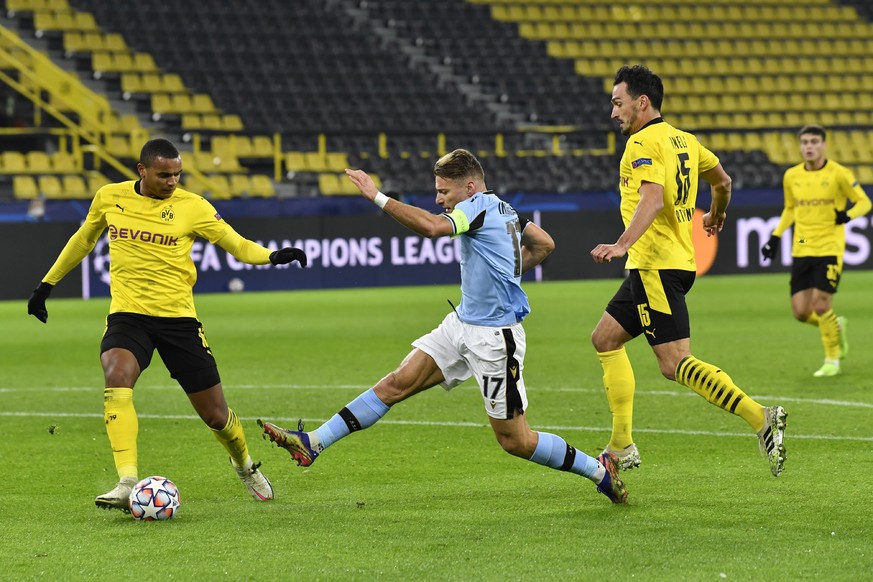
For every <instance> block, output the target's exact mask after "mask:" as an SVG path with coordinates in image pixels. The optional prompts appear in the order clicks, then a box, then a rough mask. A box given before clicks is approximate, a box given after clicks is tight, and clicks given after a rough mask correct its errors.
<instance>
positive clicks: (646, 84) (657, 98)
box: [612, 65, 664, 111]
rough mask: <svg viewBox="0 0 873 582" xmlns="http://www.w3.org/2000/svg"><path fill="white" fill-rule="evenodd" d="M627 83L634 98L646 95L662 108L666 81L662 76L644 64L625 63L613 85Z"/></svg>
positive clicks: (658, 107)
mask: <svg viewBox="0 0 873 582" xmlns="http://www.w3.org/2000/svg"><path fill="white" fill-rule="evenodd" d="M619 83H627V92H628V94H629V95H630V96H631V97H633V98H634V99H636V98H638V97H639V96H640V95H646V96H647V97H648V98H649V101H651V102H652V107H654V108H655V109H657V110H658V111H660V110H661V104H662V103H663V102H664V82H663V81H661V77H659V76H658V75H656V74H655V73H653V72H652V71H651V70H650V69H649V68H648V67H645V66H643V65H633V66H630V65H625V66H623V67H622V68H620V69H619V70H618V72H617V73H616V74H615V81H613V82H612V84H613V85H618V84H619Z"/></svg>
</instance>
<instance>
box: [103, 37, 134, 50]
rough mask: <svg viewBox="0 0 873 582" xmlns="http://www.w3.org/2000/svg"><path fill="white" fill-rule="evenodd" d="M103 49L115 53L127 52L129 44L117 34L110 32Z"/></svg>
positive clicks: (104, 41)
mask: <svg viewBox="0 0 873 582" xmlns="http://www.w3.org/2000/svg"><path fill="white" fill-rule="evenodd" d="M103 48H104V49H106V50H108V51H113V52H127V51H128V50H129V49H128V47H127V42H125V40H124V37H123V36H121V34H119V33H117V32H110V33H108V34H106V35H105V36H104V37H103Z"/></svg>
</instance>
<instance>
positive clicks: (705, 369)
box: [676, 356, 764, 432]
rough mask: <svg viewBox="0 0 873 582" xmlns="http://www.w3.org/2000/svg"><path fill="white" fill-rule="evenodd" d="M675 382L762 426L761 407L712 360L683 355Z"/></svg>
mask: <svg viewBox="0 0 873 582" xmlns="http://www.w3.org/2000/svg"><path fill="white" fill-rule="evenodd" d="M676 382H678V383H679V384H682V385H683V386H687V387H688V388H691V389H692V390H694V391H695V392H697V393H698V394H700V395H701V396H703V397H704V398H706V400H707V401H708V402H709V403H710V404H714V405H716V406H718V407H719V408H721V409H722V410H727V411H728V412H730V413H732V414H736V415H737V416H739V417H741V418H742V419H743V420H745V421H746V422H747V423H749V426H751V427H752V428H753V429H754V430H755V432H758V431H759V430H761V429H762V428H763V427H764V409H763V408H762V407H761V405H760V404H758V403H757V402H755V401H754V400H752V398H750V397H749V396H748V395H747V394H746V393H745V392H743V391H742V390H741V389H740V388H739V387H738V386H737V385H736V384H734V382H733V380H731V377H730V376H728V375H727V374H726V373H724V372H723V371H721V370H719V369H718V368H716V367H715V366H713V365H712V364H707V363H706V362H704V361H702V360H698V359H697V358H695V357H694V356H686V357H684V358H682V360H681V361H680V362H679V365H678V366H676Z"/></svg>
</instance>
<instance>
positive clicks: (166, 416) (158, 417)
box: [0, 411, 873, 442]
mask: <svg viewBox="0 0 873 582" xmlns="http://www.w3.org/2000/svg"><path fill="white" fill-rule="evenodd" d="M3 416H8V417H18V418H27V417H44V418H100V419H102V418H103V415H102V414H97V413H92V412H87V413H86V412H10V411H2V412H0V417H3ZM137 416H138V417H139V418H150V419H154V420H200V417H199V416H195V415H193V414H137ZM258 418H261V417H258V416H240V420H245V421H255V420H257V419H258ZM270 419H271V420H274V421H276V422H280V423H285V422H288V423H294V422H296V421H297V417H294V418H290V417H270ZM304 420H306V421H311V422H313V423H322V422H325V421H326V420H327V419H323V418H305V419H304ZM379 424H383V425H397V426H447V427H456V428H487V427H488V426H489V425H487V424H484V423H481V422H458V421H438V420H389V419H383V420H380V421H379ZM533 428H534V429H536V430H554V431H580V432H602V433H608V432H609V429H608V428H605V427H602V426H563V425H543V426H535V427H533ZM634 432H637V433H649V434H681V435H697V436H711V437H740V438H750V437H754V436H755V435H753V434H750V433H748V432H719V431H705V430H684V429H660V428H634ZM788 438H789V440H791V439H802V440H826V441H855V442H873V437H851V436H834V435H804V434H795V433H790V432H789V433H788Z"/></svg>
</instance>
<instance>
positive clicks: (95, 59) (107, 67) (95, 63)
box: [91, 53, 112, 73]
mask: <svg viewBox="0 0 873 582" xmlns="http://www.w3.org/2000/svg"><path fill="white" fill-rule="evenodd" d="M91 68H92V69H93V70H94V72H97V73H100V72H105V71H111V70H112V53H94V54H92V55H91Z"/></svg>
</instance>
